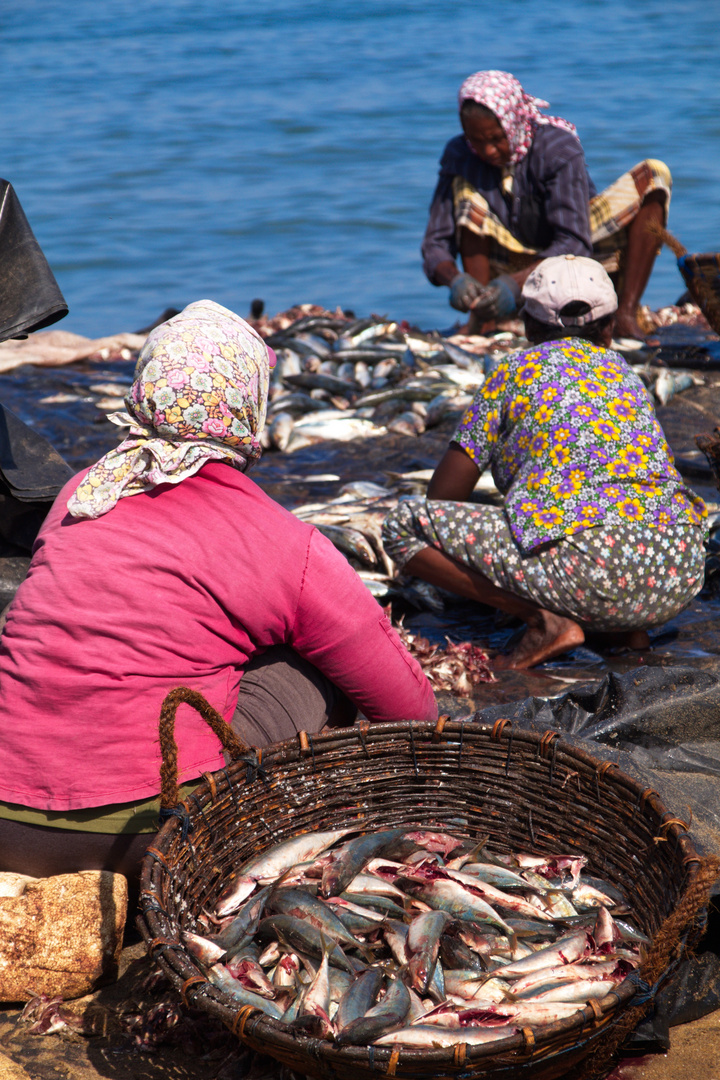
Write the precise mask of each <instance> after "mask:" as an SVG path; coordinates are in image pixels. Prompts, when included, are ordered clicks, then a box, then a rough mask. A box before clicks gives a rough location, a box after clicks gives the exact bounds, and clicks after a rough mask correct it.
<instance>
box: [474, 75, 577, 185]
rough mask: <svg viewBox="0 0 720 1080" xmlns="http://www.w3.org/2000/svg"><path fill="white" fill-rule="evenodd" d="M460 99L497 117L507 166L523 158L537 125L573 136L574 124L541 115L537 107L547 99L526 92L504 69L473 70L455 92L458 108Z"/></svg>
mask: <svg viewBox="0 0 720 1080" xmlns="http://www.w3.org/2000/svg"><path fill="white" fill-rule="evenodd" d="M463 101H477V102H478V104H479V105H484V106H485V108H486V109H490V111H491V112H492V113H494V114H495V116H497V118H498V122H499V124H500V126H501V127H502V129H503V131H504V132H505V135H506V136H507V140H508V143H509V144H510V153H511V157H510V164H511V165H517V163H518V161H522V159H523V158H524V157H525V155H526V154H527V152H528V150H529V149H530V146H531V144H532V141H533V137H534V135H535V132H536V130H537V128H538V126H539V125H540V124H553V125H554V127H559V128H564V129H565V131H569V132H570V133H571V134H572V135H574V136H575V137H576V138H577V129H576V127H575V125H574V124H571V123H570V122H569V121H568V120H563V118H562V117H561V116H543V115H542V113H541V112H540V111H539V110H540V109H547V107H548V102H547V101H543V100H542V98H536V97H531V95H530V94H526V93H525V91H524V90H523V88H522V86H521V85H520V83H519V82H518V81H517V79H516V78H515V77H514V76H513V75H510V74H509V73H508V72H507V71H476V72H475V74H474V75H470V77H469V78H467V79H466V80H465V82H464V83H463V84H462V86H461V87H460V92H459V93H458V107H459V108H460V109H462V104H463ZM470 149H471V150H472V147H470Z"/></svg>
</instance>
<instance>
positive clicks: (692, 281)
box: [678, 253, 720, 334]
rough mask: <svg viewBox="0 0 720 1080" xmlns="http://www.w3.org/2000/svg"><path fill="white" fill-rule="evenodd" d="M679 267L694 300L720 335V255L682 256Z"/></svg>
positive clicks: (679, 259)
mask: <svg viewBox="0 0 720 1080" xmlns="http://www.w3.org/2000/svg"><path fill="white" fill-rule="evenodd" d="M678 267H679V269H680V273H681V274H682V276H683V279H684V281H685V284H686V285H687V287H688V291H689V292H690V294H691V296H692V298H693V300H694V301H695V303H696V304H697V305H698V307H699V308H700V310H701V311H702V313H703V315H704V316H705V318H706V319H707V321H708V322H709V323H710V326H711V327H712V328H713V330H714V331H715V333H716V334H720V254H715V253H708V254H704V255H680V257H679V258H678Z"/></svg>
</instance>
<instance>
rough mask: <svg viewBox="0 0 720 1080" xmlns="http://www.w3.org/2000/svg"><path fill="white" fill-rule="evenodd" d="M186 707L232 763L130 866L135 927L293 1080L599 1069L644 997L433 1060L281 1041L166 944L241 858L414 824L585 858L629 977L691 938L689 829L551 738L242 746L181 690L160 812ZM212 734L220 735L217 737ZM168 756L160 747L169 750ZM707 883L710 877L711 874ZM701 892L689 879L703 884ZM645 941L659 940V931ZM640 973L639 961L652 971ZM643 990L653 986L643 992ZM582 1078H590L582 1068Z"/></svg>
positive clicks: (383, 734) (171, 800) (448, 737)
mask: <svg viewBox="0 0 720 1080" xmlns="http://www.w3.org/2000/svg"><path fill="white" fill-rule="evenodd" d="M180 701H187V702H189V703H190V704H194V705H195V706H196V707H197V708H198V710H199V711H200V712H201V714H202V715H203V716H204V717H205V718H206V719H207V720H208V722H209V723H210V724H211V726H212V727H213V729H214V730H216V732H217V733H218V735H219V737H220V738H221V740H222V742H223V745H224V746H225V747H226V749H229V750H230V752H231V753H233V754H234V755H235V756H236V758H237V760H235V761H233V763H232V764H231V765H229V766H228V768H227V769H224V770H221V771H220V772H217V773H214V774H212V775H210V774H205V783H204V784H201V786H200V787H199V788H198V789H197V790H196V792H195V793H194V795H193V796H191V798H190V799H189V800H188V801H187V802H185V803H181V804H180V805H179V806H178V807H177V809H175V810H174V811H173V812H174V814H175V816H174V817H173V818H172V819H171V820H169V821H167V822H166V824H164V825H163V827H162V828H161V830H160V832H159V834H158V836H157V838H156V839H155V842H154V844H153V846H152V847H150V848H149V849H148V853H147V855H146V857H145V860H144V863H143V872H142V884H141V889H142V891H141V900H140V903H141V911H142V914H141V916H140V917H139V920H138V925H139V927H140V930H141V933H142V935H143V937H144V939H145V941H146V943H147V945H148V948H149V951H150V953H151V955H152V956H154V957H155V958H156V959H157V960H158V961H159V963H160V965H161V967H162V968H163V970H164V971H165V973H166V974H167V975H168V977H169V978H170V979H171V981H172V982H173V984H174V985H175V986H176V987H177V989H178V990H179V991H180V992H181V993H182V996H183V998H184V999H185V1001H186V1002H188V1003H192V1005H193V1006H194V1007H195V1008H198V1009H201V1010H204V1011H206V1012H207V1013H208V1014H210V1015H212V1016H214V1017H218V1018H219V1019H220V1020H222V1021H223V1023H224V1024H226V1025H227V1027H228V1028H230V1029H231V1031H233V1032H234V1033H235V1034H236V1035H237V1036H238V1037H239V1038H240V1039H241V1040H242V1042H243V1043H244V1044H246V1045H247V1046H249V1047H251V1048H253V1049H255V1050H256V1051H258V1052H260V1053H263V1054H268V1055H270V1056H272V1057H273V1058H275V1059H276V1060H277V1061H279V1062H283V1063H284V1064H286V1065H287V1066H289V1067H290V1068H291V1069H293V1070H294V1071H295V1072H297V1073H300V1074H302V1075H305V1076H310V1077H323V1078H325V1077H327V1078H334V1080H361V1078H366V1077H367V1078H371V1077H378V1076H395V1077H405V1078H415V1080H416V1078H419V1077H437V1078H440V1077H453V1076H458V1077H460V1076H462V1077H463V1080H474V1078H476V1077H477V1078H480V1077H483V1078H487V1080H496V1078H497V1080H499V1078H501V1077H502V1078H506V1080H509V1078H511V1077H512V1078H516V1077H525V1076H527V1077H532V1080H543V1078H548V1080H549V1078H551V1077H558V1076H565V1075H566V1073H567V1072H568V1070H570V1073H571V1075H573V1076H589V1075H593V1076H595V1075H599V1074H597V1073H596V1067H597V1065H598V1064H602V1063H603V1055H605V1056H607V1055H606V1054H605V1051H608V1052H609V1050H610V1049H612V1048H614V1046H615V1045H616V1044H617V1043H618V1042H619V1041H622V1039H623V1038H624V1037H625V1035H626V1034H627V1033H628V1031H629V1030H631V1029H632V1028H633V1027H634V1026H635V1025H636V1024H637V1022H638V1020H639V1019H640V1018H641V1016H642V1014H643V1013H644V1011H645V1010H646V1008H647V1004H645V1005H644V1006H643V1007H641V1008H639V1009H638V1008H635V1007H634V1006H636V1005H637V1003H638V1000H641V1001H642V1000H644V1001H645V1002H647V1001H648V1000H649V999H650V998H651V996H652V995H651V993H648V988H647V986H645V987H644V990H645V993H644V996H643V995H642V994H638V987H640V988H641V990H642V989H643V983H642V981H641V980H640V978H638V975H637V974H635V975H634V976H633V977H630V978H629V979H626V980H625V982H624V983H622V984H621V985H620V986H619V987H617V988H616V989H615V990H614V991H613V992H612V993H610V994H608V995H607V996H606V997H604V998H603V999H602V1000H600V1001H596V1002H594V1003H592V1004H589V1005H587V1006H586V1007H584V1008H582V1009H578V1012H577V1013H576V1014H574V1015H573V1016H571V1017H569V1018H568V1019H566V1020H563V1021H560V1022H558V1023H555V1024H552V1025H549V1026H546V1027H543V1028H536V1029H534V1031H531V1030H530V1029H525V1030H524V1031H523V1032H522V1033H520V1034H517V1035H514V1036H512V1037H509V1038H507V1039H505V1040H503V1041H501V1042H494V1043H491V1044H487V1045H481V1046H476V1047H471V1046H468V1045H466V1044H458V1045H457V1046H456V1047H455V1048H450V1049H438V1050H418V1049H411V1048H408V1049H393V1048H386V1047H382V1048H381V1047H376V1048H372V1047H369V1048H365V1047H337V1046H335V1045H333V1044H332V1043H330V1042H325V1041H322V1040H318V1039H313V1038H308V1037H305V1036H302V1035H295V1034H293V1033H292V1032H291V1031H289V1030H288V1029H287V1028H285V1026H284V1025H282V1024H280V1023H277V1022H276V1021H274V1020H271V1019H270V1018H269V1017H267V1016H265V1014H263V1013H260V1012H258V1011H257V1010H254V1009H253V1008H251V1007H247V1006H246V1007H243V1008H239V1009H238V1007H237V1005H236V1004H234V1003H233V1002H232V1000H231V999H230V998H229V997H228V996H227V995H225V994H224V993H223V992H222V991H220V990H218V989H216V988H215V987H214V986H212V985H211V984H210V983H209V982H208V981H207V979H206V978H205V977H204V975H203V973H202V971H201V970H200V968H199V966H198V964H197V963H196V962H195V960H194V959H193V957H192V956H191V955H190V953H189V952H188V951H187V950H186V949H185V947H184V946H183V944H182V942H181V937H180V934H181V931H182V930H183V929H195V928H196V921H195V918H196V916H197V915H198V914H199V913H200V912H201V909H203V908H212V906H213V904H214V903H215V901H216V899H217V897H218V894H219V892H220V890H221V888H222V885H223V883H224V882H225V881H226V880H227V879H228V877H229V876H230V875H231V874H232V872H233V871H234V870H235V869H236V868H237V867H238V866H239V865H240V864H241V863H242V862H243V861H245V860H247V859H248V858H249V857H250V856H253V855H256V854H257V853H258V852H260V851H262V850H263V849H266V848H268V847H270V846H271V845H273V844H275V843H277V842H279V841H281V840H284V839H287V838H289V837H291V836H294V835H296V834H298V833H302V832H306V831H310V830H313V829H329V828H334V827H338V826H343V827H347V826H351V827H357V828H358V829H359V830H372V829H378V828H397V827H400V826H406V825H407V826H410V825H421V826H423V827H426V828H434V829H440V830H443V831H448V832H451V833H456V834H457V835H459V836H460V835H461V836H469V837H480V836H485V835H488V834H489V836H490V841H489V846H490V847H491V848H492V849H494V850H495V851H497V852H508V851H518V850H524V851H535V852H546V853H553V852H562V853H577V854H584V855H586V856H587V857H588V862H589V870H590V871H591V872H592V873H593V874H596V875H598V876H601V877H604V878H606V879H607V880H608V881H610V882H612V883H613V884H614V885H617V886H620V887H621V888H622V889H623V890H624V891H625V892H626V895H627V896H628V900H629V903H630V905H631V907H632V918H633V920H634V922H635V923H636V925H638V926H639V927H640V928H641V929H642V930H643V931H644V932H645V933H647V934H649V935H650V936H651V937H653V938H654V939H655V940H654V943H653V947H652V949H651V950H650V954H649V956H648V957H647V959H646V961H645V963H644V965H643V967H642V968H641V971H640V976H641V978H644V979H647V980H648V981H649V982H650V983H656V981H657V979H658V972H666V971H667V970H668V968H669V967H672V964H673V963H674V962H675V961H676V960H677V958H678V956H679V955H680V952H681V950H682V943H683V942H686V941H687V939H688V936H690V937H691V938H693V937H694V935H697V934H698V932H699V931H698V929H697V926H698V920H697V918H696V916H697V913H698V909H699V908H700V907H701V906H702V904H703V903H706V902H707V895H708V892H709V884H708V883H707V881H705V879H707V878H708V874H707V866H704V865H703V860H701V859H700V857H699V856H698V854H697V852H696V851H695V848H694V846H693V844H692V842H691V840H690V839H689V837H688V836H687V835H685V833H686V826H685V825H684V824H683V822H681V821H679V820H678V819H677V818H673V817H671V816H670V815H669V814H668V813H667V812H666V810H665V807H664V806H663V804H662V802H661V801H660V799H659V797H658V795H657V793H656V792H654V791H649V790H643V789H642V787H641V786H640V785H638V784H637V783H635V782H634V781H633V780H632V779H630V778H629V777H628V776H626V775H625V774H623V773H621V772H620V771H619V770H618V769H617V768H616V767H615V766H613V765H612V764H611V763H609V762H601V761H599V760H597V759H596V758H594V757H592V756H591V755H589V754H586V753H584V752H583V751H581V750H578V749H575V748H572V747H570V746H568V745H566V744H565V743H564V742H563V741H562V739H561V738H559V737H558V734H557V732H551V731H549V732H547V733H546V734H545V735H542V736H540V735H537V734H535V733H531V732H527V731H519V730H518V731H515V730H513V728H512V725H511V723H510V721H507V720H503V721H498V722H497V723H496V724H495V725H494V726H493V727H488V726H484V725H481V724H473V723H465V724H463V723H460V722H453V723H451V722H444V720H445V718H441V720H440V721H439V722H438V724H437V725H433V724H413V723H396V724H378V725H367V724H364V725H356V726H354V727H352V728H348V729H344V730H338V731H331V732H327V733H322V734H320V735H315V736H312V737H310V736H307V735H305V734H304V733H301V734H300V735H299V736H298V737H297V739H295V740H292V741H288V742H284V743H280V744H277V745H274V746H272V747H270V748H268V749H266V750H264V751H262V752H260V751H258V752H257V754H256V753H255V752H254V751H250V752H248V751H247V748H244V747H242V745H241V744H239V743H238V741H237V740H235V739H234V737H233V736H232V732H231V731H230V729H229V727H228V726H227V725H226V724H224V723H223V721H222V719H221V718H220V717H219V716H217V714H215V713H214V711H213V710H212V709H211V708H210V707H209V706H208V705H207V703H206V702H204V699H202V698H201V697H200V695H198V694H195V693H193V692H192V691H183V690H182V689H179V690H177V691H173V693H172V694H171V695H169V698H168V699H167V700H166V703H165V705H164V706H163V715H162V717H161V745H162V746H163V748H164V765H163V805H164V806H165V807H166V809H168V808H172V807H173V806H174V805H175V802H176V800H177V787H176V783H177V775H176V772H175V771H174V770H175V766H174V764H173V761H172V758H173V752H172V750H173V748H174V738H173V734H172V733H173V724H174V714H175V710H176V708H177V705H178V703H179V702H180ZM223 729H224V730H223ZM168 746H169V747H170V750H169V751H168V750H167V748H168ZM711 871H712V872H711V874H710V878H709V881H712V880H713V879H714V877H715V876H716V874H717V863H715V864H714V865H713V867H712V868H711ZM703 874H704V879H703V882H701V881H700V879H701V878H703ZM658 931H660V933H658ZM653 965H654V967H653ZM655 988H656V987H655ZM588 1070H589V1071H588Z"/></svg>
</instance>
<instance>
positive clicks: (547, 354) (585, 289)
mask: <svg viewBox="0 0 720 1080" xmlns="http://www.w3.org/2000/svg"><path fill="white" fill-rule="evenodd" d="M523 300H524V306H523V309H522V312H523V317H524V319H525V332H526V335H527V338H528V340H529V341H530V343H531V347H530V348H529V349H524V350H521V351H519V352H517V353H514V354H512V355H511V356H509V357H508V358H507V359H506V360H505V361H504V362H503V363H501V364H500V365H499V366H498V367H497V368H496V369H495V370H494V371H493V373H492V374H491V376H490V377H489V378H488V379H487V381H486V382H485V384H484V385H483V387H482V388H481V389H480V391H479V392H478V393H477V395H476V397H475V400H474V401H473V403H472V405H471V406H470V408H469V409H468V410H467V412H466V413H465V415H464V416H463V417H462V419H461V421H460V425H459V427H458V429H457V431H456V433H455V436H454V438H453V440H452V441H451V443H450V445H449V447H448V449H447V451H446V453H445V455H444V457H443V459H442V460H441V462H440V464H439V465H438V467H437V469H436V470H435V473H434V475H433V477H432V480H431V481H430V485H429V488H428V493H427V498H413V499H409V500H407V501H404V502H402V503H400V504H399V506H398V507H397V509H396V510H395V511H394V512H392V513H391V514H390V515H389V516H388V518H387V519H386V522H385V525H384V530H383V543H384V545H385V548H386V550H387V552H388V554H389V555H390V557H391V558H392V559H393V560H394V562H395V563H396V565H397V566H398V568H401V569H402V570H403V572H404V573H406V574H412V575H414V576H416V577H419V578H422V579H424V580H426V581H429V582H431V583H432V584H435V585H439V586H441V587H443V588H445V589H448V590H449V591H451V592H455V593H457V594H459V595H461V596H464V597H468V598H469V599H472V600H477V601H479V602H480V603H483V604H488V605H491V606H493V607H496V608H499V609H500V610H501V611H504V612H507V613H509V614H512V615H515V616H517V617H519V618H520V619H522V620H523V621H524V622H525V623H526V624H527V626H526V630H525V633H524V635H523V636H522V638H521V640H520V642H519V643H518V645H517V646H516V647H515V648H514V649H513V650H512V652H510V654H509V655H508V656H501V657H498V658H496V661H495V666H496V667H498V668H501V667H513V668H526V667H531V666H533V665H535V664H539V663H542V662H543V661H544V660H549V659H551V658H552V657H554V656H557V655H559V654H561V653H563V652H565V651H567V650H568V649H571V648H573V647H574V646H577V645H579V644H581V643H582V642H583V641H584V638H585V634H586V633H587V632H600V633H604V634H607V635H611V637H612V639H614V640H615V641H617V642H618V643H624V644H629V645H631V646H636V647H637V646H639V647H645V646H646V645H647V643H648V638H647V635H646V633H644V632H645V631H647V630H648V629H649V628H651V627H654V626H658V625H659V624H661V623H664V622H666V621H667V620H668V619H670V618H672V617H673V616H674V615H676V614H677V613H678V612H679V611H681V610H682V608H683V607H685V605H686V604H687V603H688V602H689V601H690V600H691V599H692V598H693V597H694V596H695V595H696V594H697V592H698V591H699V590H700V588H701V587H702V583H703V570H704V549H703V539H704V522H705V519H706V516H707V511H706V509H705V505H704V503H703V502H702V500H701V499H700V498H699V497H698V496H697V495H695V493H694V492H692V491H691V490H689V489H688V488H687V487H686V486H685V485H684V484H683V481H682V478H681V477H680V474H679V473H678V471H677V469H676V468H675V465H674V463H673V458H672V454H671V453H670V449H669V447H668V445H667V442H666V440H665V437H664V435H663V432H662V429H661V427H660V425H659V423H658V421H657V419H656V417H655V411H654V408H653V404H652V401H651V399H650V395H649V393H648V392H647V390H646V389H645V387H644V386H643V384H642V382H641V381H640V379H639V378H638V376H637V375H635V374H634V372H633V371H631V369H630V368H629V367H628V365H627V364H626V363H625V361H624V360H623V359H622V357H620V356H619V355H618V354H617V353H615V352H613V351H612V350H610V348H609V345H610V343H611V341H612V332H613V320H614V313H615V311H616V308H617V297H616V295H615V291H614V289H613V286H612V282H611V281H610V278H609V277H608V275H607V274H606V272H605V271H604V270H603V269H602V267H601V266H600V265H599V263H597V262H595V261H594V260H592V259H588V258H584V257H576V256H573V255H564V256H558V257H556V258H550V259H545V260H544V261H543V262H541V263H540V264H539V265H538V266H537V267H536V268H535V269H534V270H533V272H532V273H531V275H530V276H529V277H528V279H527V281H526V283H525V286H524V288H523ZM487 467H490V468H491V470H492V475H493V479H494V481H495V484H496V485H497V487H498V489H499V490H500V492H501V493H502V494H503V495H504V496H505V499H504V505H503V506H501V507H494V506H480V505H477V504H475V503H472V502H469V501H468V500H469V499H470V496H471V494H472V491H473V489H474V487H475V485H476V483H477V481H478V479H479V477H480V474H481V473H482V472H483V471H484V470H485V469H486V468H487Z"/></svg>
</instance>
